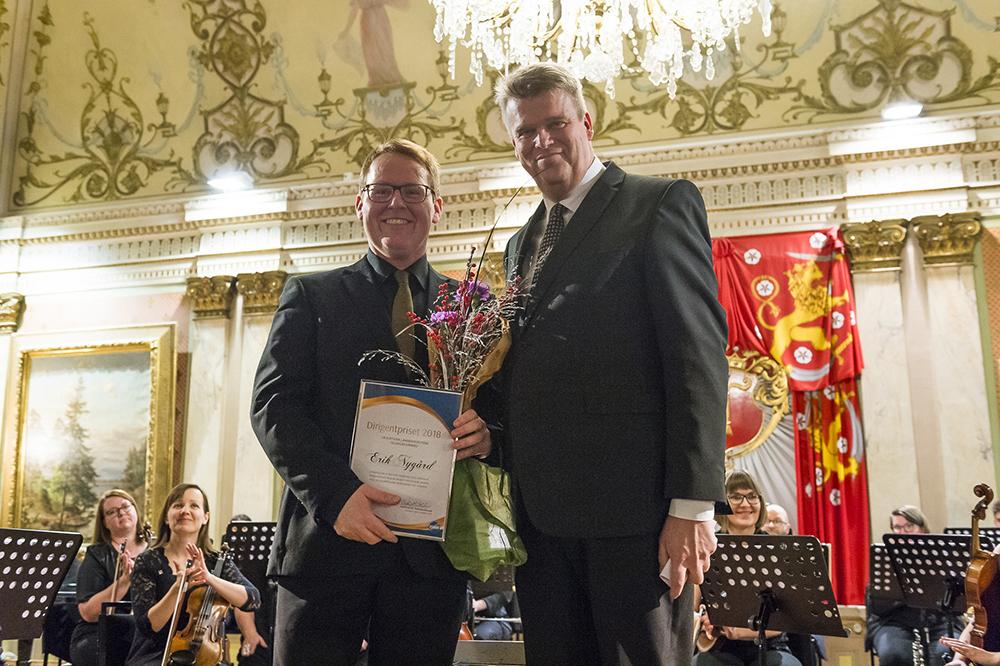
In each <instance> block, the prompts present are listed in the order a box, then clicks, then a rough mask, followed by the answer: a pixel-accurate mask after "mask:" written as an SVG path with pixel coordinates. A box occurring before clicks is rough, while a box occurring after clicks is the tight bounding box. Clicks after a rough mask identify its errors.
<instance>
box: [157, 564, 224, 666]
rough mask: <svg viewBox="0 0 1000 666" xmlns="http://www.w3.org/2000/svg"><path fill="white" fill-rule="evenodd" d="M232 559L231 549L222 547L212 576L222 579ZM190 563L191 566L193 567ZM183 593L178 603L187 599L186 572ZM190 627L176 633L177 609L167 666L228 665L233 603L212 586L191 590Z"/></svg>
mask: <svg viewBox="0 0 1000 666" xmlns="http://www.w3.org/2000/svg"><path fill="white" fill-rule="evenodd" d="M228 556H229V545H228V544H223V545H222V549H221V552H220V554H219V560H218V561H217V562H216V563H215V568H214V569H213V570H212V573H213V575H215V576H221V575H222V568H223V566H224V564H225V562H226V558H227V557H228ZM190 564H191V563H190V561H189V562H188V566H190ZM184 576H185V578H184V580H183V581H182V583H181V592H180V594H179V595H178V599H181V598H183V597H184V594H185V593H186V592H187V590H186V587H187V585H186V578H187V571H186V570H185V572H184ZM186 608H187V614H188V620H187V624H186V625H185V626H184V627H183V628H181V629H179V630H177V631H176V633H175V631H174V629H175V628H176V625H177V618H178V613H177V611H178V608H177V607H175V609H174V618H173V620H174V621H173V622H172V623H171V632H170V640H169V641H168V642H167V646H168V647H167V650H166V653H165V655H164V661H163V664H164V666H168V665H169V666H217V665H218V664H228V663H229V661H228V658H229V655H228V650H227V644H226V614H227V613H228V612H229V608H230V603H229V602H228V601H226V600H225V599H224V598H222V596H221V595H219V594H217V593H216V591H215V590H214V589H212V588H211V587H210V586H209V585H206V584H201V585H196V586H194V587H193V588H191V593H190V594H189V595H188V596H187V602H186Z"/></svg>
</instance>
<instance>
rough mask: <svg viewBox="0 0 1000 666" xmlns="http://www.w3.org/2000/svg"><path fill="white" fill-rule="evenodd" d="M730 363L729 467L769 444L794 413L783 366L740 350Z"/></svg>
mask: <svg viewBox="0 0 1000 666" xmlns="http://www.w3.org/2000/svg"><path fill="white" fill-rule="evenodd" d="M726 359H727V360H728V361H729V383H728V397H727V400H726V467H727V469H728V468H731V467H732V464H733V461H734V460H735V459H736V458H739V457H741V456H745V455H747V454H748V453H750V452H752V451H753V450H754V449H756V448H757V447H758V446H760V445H761V444H763V443H764V442H766V441H767V439H768V438H769V437H770V436H771V435H772V434H773V433H774V430H775V428H777V427H778V424H779V423H780V422H781V419H783V418H785V416H786V415H787V414H788V412H789V410H790V409H791V405H790V404H789V400H788V395H789V394H788V377H787V376H786V374H785V369H784V368H783V367H782V366H781V364H780V363H778V362H777V361H775V360H774V359H772V358H770V357H769V356H762V355H761V354H759V353H757V352H755V351H750V350H743V351H739V350H736V351H734V352H733V353H732V354H730V355H728V356H726Z"/></svg>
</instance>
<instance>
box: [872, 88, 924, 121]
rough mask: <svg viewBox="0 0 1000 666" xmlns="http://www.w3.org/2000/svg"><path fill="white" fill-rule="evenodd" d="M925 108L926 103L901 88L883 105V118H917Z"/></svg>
mask: <svg viewBox="0 0 1000 666" xmlns="http://www.w3.org/2000/svg"><path fill="white" fill-rule="evenodd" d="M923 110H924V105H923V104H921V103H920V102H918V101H916V100H914V99H912V98H911V97H909V96H908V95H907V94H906V93H904V92H903V91H902V90H900V89H898V88H897V89H895V90H893V91H892V94H891V95H889V101H888V102H886V103H885V106H883V107H882V120H906V119H907V118H916V117H917V116H919V115H920V112H921V111H923Z"/></svg>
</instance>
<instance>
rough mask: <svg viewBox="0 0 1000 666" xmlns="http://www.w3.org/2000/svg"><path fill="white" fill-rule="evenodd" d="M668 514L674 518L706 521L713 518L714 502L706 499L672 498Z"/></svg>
mask: <svg viewBox="0 0 1000 666" xmlns="http://www.w3.org/2000/svg"><path fill="white" fill-rule="evenodd" d="M670 515H671V516H674V517H675V518H684V519H686V520H697V521H699V522H706V521H709V520H713V519H714V518H715V503H714V502H710V501H708V500H689V499H672V500H670Z"/></svg>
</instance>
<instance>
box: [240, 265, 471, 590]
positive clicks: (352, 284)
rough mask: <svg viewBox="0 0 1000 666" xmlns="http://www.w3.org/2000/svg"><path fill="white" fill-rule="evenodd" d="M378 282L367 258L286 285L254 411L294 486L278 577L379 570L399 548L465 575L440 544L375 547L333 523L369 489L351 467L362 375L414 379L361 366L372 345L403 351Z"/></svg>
mask: <svg viewBox="0 0 1000 666" xmlns="http://www.w3.org/2000/svg"><path fill="white" fill-rule="evenodd" d="M429 274H430V279H429V281H428V285H427V290H428V291H427V294H428V299H429V302H433V300H434V298H435V297H436V295H437V293H438V288H439V286H440V285H441V284H442V283H443V282H446V278H445V277H444V276H442V275H440V274H439V273H437V272H436V271H434V270H433V269H430V271H429ZM376 280H377V274H376V273H375V271H374V269H373V268H372V267H371V264H369V263H368V260H367V259H366V258H362V259H361V261H358V262H357V263H355V264H353V265H351V266H348V267H346V268H340V269H336V270H333V271H329V272H324V273H315V274H312V275H305V276H293V277H290V278H289V279H288V281H287V282H286V283H285V287H284V290H283V291H282V294H281V300H280V302H279V303H278V309H277V311H276V312H275V315H274V322H273V323H272V325H271V333H270V337H269V338H268V341H267V346H266V347H265V350H264V354H263V356H262V357H261V359H260V365H259V366H258V368H257V376H256V378H255V380H254V389H253V400H252V405H251V414H250V418H251V421H252V424H253V429H254V432H255V433H256V435H257V439H258V440H259V441H260V443H261V446H262V447H263V448H264V451H265V453H267V456H268V458H270V459H271V463H272V464H273V465H274V468H275V469H276V470H277V471H278V474H280V475H281V478H282V479H284V481H285V484H286V487H285V492H284V494H283V496H282V498H281V508H280V510H279V516H278V526H277V532H276V534H275V539H274V546H273V548H272V550H271V558H270V561H269V563H268V571H267V573H268V575H269V576H330V575H339V574H355V573H365V572H374V571H377V570H379V569H380V568H381V567H383V566H384V565H385V564H386V563H388V562H389V561H390V560H391V558H393V557H395V556H396V549H398V548H402V549H403V552H404V555H405V557H406V558H407V561H408V562H409V564H410V566H411V567H413V569H414V570H415V571H417V572H418V573H420V574H422V575H425V576H434V577H450V576H458V575H460V574H458V573H457V572H456V571H455V570H454V569H453V568H452V567H451V565H450V563H449V562H448V560H447V558H446V557H445V555H444V552H443V551H442V550H441V547H440V545H439V544H437V543H435V542H431V541H422V540H418V539H407V538H401V539H400V540H399V543H398V544H390V543H387V542H381V543H378V544H375V545H374V546H370V545H368V544H364V543H359V542H355V541H350V540H348V539H344V538H342V537H340V536H338V535H337V533H336V532H335V531H334V529H333V523H334V521H335V520H336V519H337V516H338V515H339V513H340V510H341V508H342V507H343V505H344V503H345V502H346V501H347V499H348V498H349V497H350V496H351V494H353V493H354V491H355V490H357V489H358V487H359V486H360V485H361V481H360V480H359V479H358V478H357V476H356V475H355V474H354V472H352V471H351V469H350V466H349V460H350V451H351V439H352V435H353V431H354V416H355V411H356V407H357V401H358V390H359V387H360V382H361V380H362V379H363V378H364V379H376V380H383V381H394V382H402V383H406V382H407V378H406V375H405V373H404V371H403V370H402V369H401V368H400V367H399V366H398V364H395V363H383V362H378V361H374V362H368V363H366V364H365V365H364V366H363V367H359V366H358V361H359V359H360V358H361V355H362V354H363V353H364V352H366V351H369V350H373V349H391V350H395V349H397V345H396V341H395V339H394V338H393V335H392V332H391V329H390V321H389V312H388V311H387V309H386V307H385V298H384V296H383V295H382V294H381V293H380V292H379V289H378V284H377V282H376ZM418 347H419V345H418ZM425 354H426V352H425Z"/></svg>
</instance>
